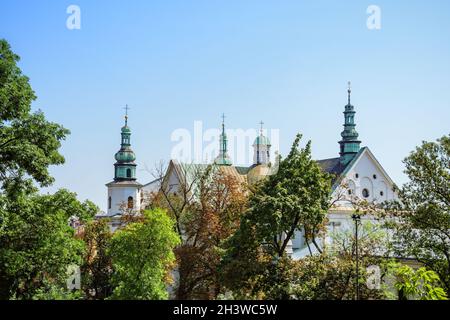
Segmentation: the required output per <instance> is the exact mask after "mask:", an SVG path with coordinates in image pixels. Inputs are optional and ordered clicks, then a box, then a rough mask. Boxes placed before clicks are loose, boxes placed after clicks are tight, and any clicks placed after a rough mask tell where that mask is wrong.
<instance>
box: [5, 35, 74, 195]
mask: <svg viewBox="0 0 450 320" xmlns="http://www.w3.org/2000/svg"><path fill="white" fill-rule="evenodd" d="M18 61H19V56H18V55H16V54H14V53H13V52H12V51H11V48H10V46H9V44H8V43H7V42H6V40H0V184H1V185H2V186H3V188H4V189H5V190H8V191H9V194H10V195H14V194H15V193H17V192H19V190H20V189H21V188H25V187H26V188H30V187H31V181H30V178H31V179H34V181H36V182H38V183H39V184H40V185H41V186H48V185H50V184H51V183H52V182H53V178H52V177H51V176H50V174H49V172H48V167H49V166H50V165H58V164H62V163H64V158H63V156H62V155H61V154H59V152H58V149H59V147H60V146H61V141H62V140H64V139H65V137H66V135H67V134H68V133H69V131H68V130H66V129H64V128H63V127H62V126H60V125H58V124H55V123H51V122H48V121H47V120H46V119H45V117H44V114H43V113H42V112H40V111H37V112H35V113H32V112H31V103H32V102H33V101H34V100H35V99H36V96H35V94H34V91H33V90H32V88H31V86H30V84H29V79H28V78H27V77H26V76H25V75H23V74H22V72H21V70H20V69H19V67H18V66H17V62H18Z"/></svg>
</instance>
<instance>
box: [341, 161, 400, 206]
mask: <svg viewBox="0 0 450 320" xmlns="http://www.w3.org/2000/svg"><path fill="white" fill-rule="evenodd" d="M374 175H375V176H376V178H375V177H374ZM346 181H347V185H348V186H351V188H352V189H354V190H353V193H354V196H357V197H358V198H361V199H366V200H368V201H374V202H377V203H380V202H383V201H387V200H393V199H396V195H395V193H394V191H393V187H394V186H393V185H392V184H390V182H389V180H388V179H387V177H385V176H384V174H383V172H382V171H381V170H380V169H379V168H378V166H377V165H376V164H375V163H374V161H373V160H372V159H371V157H370V156H369V155H368V154H367V153H364V154H363V155H362V156H361V158H360V159H359V160H358V162H357V163H356V164H355V165H354V167H353V168H352V169H351V170H350V171H349V172H348V173H347V176H346ZM364 189H367V190H369V197H368V198H364V197H363V195H362V192H363V190H364ZM381 192H383V194H381Z"/></svg>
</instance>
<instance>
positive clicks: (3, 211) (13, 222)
mask: <svg viewBox="0 0 450 320" xmlns="http://www.w3.org/2000/svg"><path fill="white" fill-rule="evenodd" d="M96 212H97V208H96V207H95V206H94V205H93V204H92V203H91V202H89V201H86V202H84V203H81V202H79V201H78V200H77V199H76V195H75V194H74V193H71V192H69V191H67V190H60V191H58V192H56V193H55V194H54V195H38V194H31V195H29V194H25V193H22V194H21V196H19V197H16V198H15V199H14V200H11V199H10V198H8V197H6V196H4V195H0V217H1V218H2V225H1V232H0V298H1V299H8V298H10V297H16V298H17V299H30V298H32V297H33V296H34V294H35V293H36V292H37V291H38V290H41V289H42V288H44V287H46V286H48V285H56V286H65V284H66V282H65V281H66V271H67V267H68V266H69V265H71V264H77V265H80V264H81V260H82V254H83V251H84V245H83V243H82V241H81V240H78V239H76V238H75V236H74V232H75V231H74V229H73V228H71V227H70V226H69V224H68V220H69V218H70V217H72V216H73V215H79V216H81V217H83V218H84V219H88V217H92V216H93V215H94V214H95V213H96ZM41 292H42V290H41Z"/></svg>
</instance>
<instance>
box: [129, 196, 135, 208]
mask: <svg viewBox="0 0 450 320" xmlns="http://www.w3.org/2000/svg"><path fill="white" fill-rule="evenodd" d="M133 207H134V201H133V197H128V209H133Z"/></svg>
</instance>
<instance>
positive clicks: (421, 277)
mask: <svg viewBox="0 0 450 320" xmlns="http://www.w3.org/2000/svg"><path fill="white" fill-rule="evenodd" d="M393 271H394V275H395V277H396V279H397V281H396V283H395V287H396V288H397V290H398V291H399V292H401V294H402V295H403V296H404V297H406V298H408V299H419V300H447V295H446V293H445V291H444V289H442V288H441V287H440V283H441V281H440V279H439V276H438V275H437V274H436V273H435V272H434V271H432V270H427V269H426V268H423V267H422V268H419V269H417V270H415V271H414V270H413V269H412V268H411V267H409V266H407V265H398V264H397V265H396V266H395V267H394V269H393Z"/></svg>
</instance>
